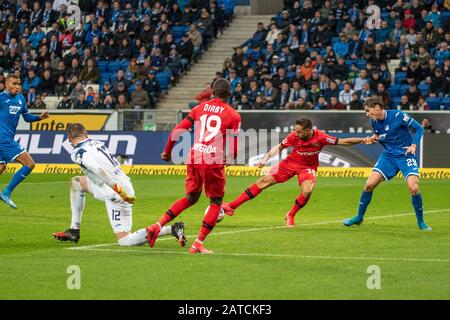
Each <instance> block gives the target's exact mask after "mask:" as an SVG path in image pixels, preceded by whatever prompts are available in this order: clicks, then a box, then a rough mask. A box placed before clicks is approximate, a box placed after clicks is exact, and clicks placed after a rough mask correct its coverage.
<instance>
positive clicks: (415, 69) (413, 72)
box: [406, 55, 425, 83]
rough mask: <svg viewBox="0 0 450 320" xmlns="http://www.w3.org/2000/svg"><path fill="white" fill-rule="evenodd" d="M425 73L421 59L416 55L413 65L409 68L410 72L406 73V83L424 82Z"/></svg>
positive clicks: (412, 59)
mask: <svg viewBox="0 0 450 320" xmlns="http://www.w3.org/2000/svg"><path fill="white" fill-rule="evenodd" d="M424 79H425V78H424V73H423V70H422V67H421V66H420V64H419V59H418V58H417V56H416V55H413V56H412V57H411V64H410V65H409V66H408V71H407V72H406V81H407V82H408V83H412V82H420V81H422V80H424Z"/></svg>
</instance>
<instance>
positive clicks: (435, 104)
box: [426, 97, 441, 110]
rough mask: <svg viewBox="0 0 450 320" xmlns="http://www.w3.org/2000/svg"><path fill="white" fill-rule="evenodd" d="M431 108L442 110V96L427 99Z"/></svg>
mask: <svg viewBox="0 0 450 320" xmlns="http://www.w3.org/2000/svg"><path fill="white" fill-rule="evenodd" d="M426 101H427V103H428V105H429V106H430V109H431V110H441V98H430V97H428V98H427V99H426Z"/></svg>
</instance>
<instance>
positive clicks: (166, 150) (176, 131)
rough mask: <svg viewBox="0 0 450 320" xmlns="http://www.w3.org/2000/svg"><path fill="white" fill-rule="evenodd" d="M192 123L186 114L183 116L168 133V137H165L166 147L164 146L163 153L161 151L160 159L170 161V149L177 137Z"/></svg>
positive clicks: (190, 126)
mask: <svg viewBox="0 0 450 320" xmlns="http://www.w3.org/2000/svg"><path fill="white" fill-rule="evenodd" d="M193 125H194V120H193V119H192V118H191V117H190V116H187V117H186V118H184V119H183V120H182V121H181V122H180V123H179V124H178V125H177V126H176V127H175V128H174V129H173V130H172V132H171V133H170V136H169V139H167V143H166V147H165V148H164V151H163V153H161V159H162V160H163V161H170V159H171V156H170V155H171V154H172V149H173V147H174V145H175V143H176V142H177V141H178V139H179V138H180V137H181V135H183V134H184V133H185V132H186V131H187V130H189V129H190V128H192V126H193Z"/></svg>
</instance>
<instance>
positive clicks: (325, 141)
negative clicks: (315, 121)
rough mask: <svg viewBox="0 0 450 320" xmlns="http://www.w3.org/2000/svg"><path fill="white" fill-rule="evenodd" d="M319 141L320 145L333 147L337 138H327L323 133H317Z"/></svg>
mask: <svg viewBox="0 0 450 320" xmlns="http://www.w3.org/2000/svg"><path fill="white" fill-rule="evenodd" d="M319 141H320V144H321V145H323V146H326V145H330V144H331V145H334V144H337V143H338V138H336V137H333V136H329V135H327V134H326V133H324V132H323V131H319Z"/></svg>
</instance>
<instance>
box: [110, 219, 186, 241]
mask: <svg viewBox="0 0 450 320" xmlns="http://www.w3.org/2000/svg"><path fill="white" fill-rule="evenodd" d="M168 235H172V236H174V237H175V238H176V239H177V240H178V242H179V243H180V245H181V246H182V247H184V246H185V245H186V241H187V240H186V235H185V234H184V222H176V223H174V224H173V225H171V226H164V227H162V228H161V231H160V232H159V234H158V238H159V237H164V236H168ZM116 238H117V240H118V242H119V245H120V246H140V245H142V244H144V243H146V242H147V230H146V228H143V229H140V230H138V231H136V232H133V233H130V232H117V233H116Z"/></svg>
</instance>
